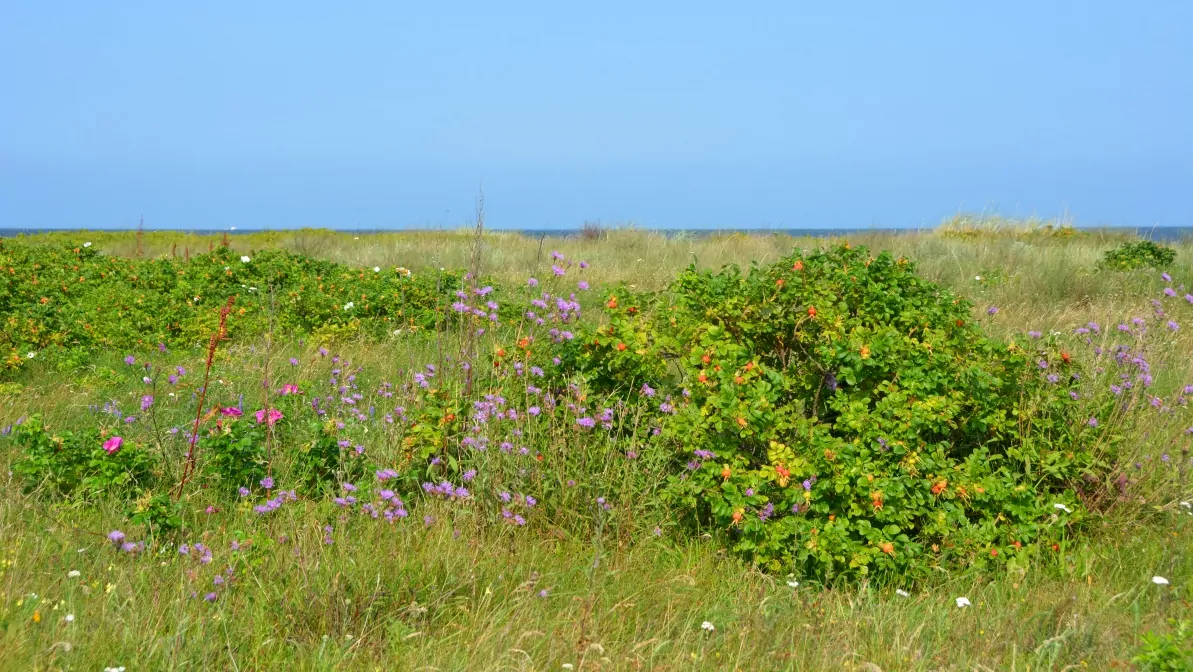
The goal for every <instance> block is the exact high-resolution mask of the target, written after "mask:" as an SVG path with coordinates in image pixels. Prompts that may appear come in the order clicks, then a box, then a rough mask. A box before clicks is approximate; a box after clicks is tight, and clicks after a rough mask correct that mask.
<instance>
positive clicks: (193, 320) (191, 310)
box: [0, 240, 462, 373]
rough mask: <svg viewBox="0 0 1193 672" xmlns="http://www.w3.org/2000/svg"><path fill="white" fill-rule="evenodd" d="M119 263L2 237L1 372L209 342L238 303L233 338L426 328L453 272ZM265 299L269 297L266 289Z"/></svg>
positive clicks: (204, 259) (197, 261) (231, 262)
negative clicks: (106, 352)
mask: <svg viewBox="0 0 1193 672" xmlns="http://www.w3.org/2000/svg"><path fill="white" fill-rule="evenodd" d="M244 258H247V259H248V261H247V262H246V261H242V257H241V256H240V255H238V254H235V253H232V252H230V251H229V250H227V249H226V248H223V247H220V248H216V249H215V250H214V251H213V252H210V253H208V254H203V255H197V256H195V257H192V258H190V259H189V260H183V259H169V258H163V259H125V258H118V257H109V256H104V255H102V254H99V253H98V251H97V250H96V248H94V247H91V248H65V247H57V246H49V245H30V244H27V243H23V242H19V241H13V240H5V241H0V316H2V317H0V320H2V322H0V325H2V326H3V328H0V373H3V372H4V371H5V370H9V371H11V370H15V369H19V368H21V367H23V366H24V365H25V364H27V363H28V362H31V361H34V360H37V361H41V360H48V361H51V362H53V363H55V364H58V365H60V369H61V370H71V369H73V368H77V367H79V366H81V365H82V364H84V363H86V361H87V359H88V357H89V355H91V354H92V353H95V352H96V351H98V350H100V349H103V348H108V349H121V350H144V349H148V348H151V347H153V346H156V345H157V344H158V343H164V344H167V345H171V346H178V347H192V346H195V345H206V343H207V340H208V339H209V338H210V337H211V334H212V333H213V332H214V331H215V329H216V326H217V321H218V310H217V309H218V308H219V307H220V306H222V305H223V304H224V302H225V301H226V300H227V299H228V297H230V296H235V297H236V303H235V305H234V306H233V313H232V317H231V319H229V320H228V331H229V335H231V336H234V337H235V336H245V335H254V334H260V333H263V332H264V331H265V330H266V329H267V328H268V326H269V324H270V320H271V319H272V321H273V327H274V329H275V331H277V332H279V333H290V334H310V333H315V332H317V331H318V332H319V333H321V334H324V335H328V336H332V335H348V334H355V333H364V334H366V335H371V336H381V335H384V334H388V333H391V332H392V331H394V330H396V329H399V328H400V329H404V330H407V331H411V330H419V329H430V328H433V327H434V326H435V325H436V324H437V323H438V322H439V321H440V320H441V319H442V317H443V315H444V314H445V312H446V307H447V306H448V304H450V303H451V300H452V298H451V292H452V291H454V290H455V289H457V288H458V287H459V285H460V282H461V277H462V274H460V273H455V272H447V273H439V272H437V273H432V274H420V275H417V276H415V275H411V274H410V273H409V271H406V270H405V269H401V268H386V269H380V268H378V269H377V270H376V271H374V270H373V269H371V268H368V269H365V268H352V267H348V266H344V265H341V264H336V263H333V262H328V261H319V260H316V259H311V258H309V257H304V256H301V255H296V254H291V253H288V252H281V251H276V250H269V251H262V252H256V253H253V254H252V255H246V256H245V257H244ZM271 292H272V295H270V293H271Z"/></svg>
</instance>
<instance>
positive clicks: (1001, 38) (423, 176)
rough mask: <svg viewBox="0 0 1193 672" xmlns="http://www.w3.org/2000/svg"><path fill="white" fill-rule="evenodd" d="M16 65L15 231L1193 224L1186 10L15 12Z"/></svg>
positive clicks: (11, 9) (553, 6) (777, 6)
mask: <svg viewBox="0 0 1193 672" xmlns="http://www.w3.org/2000/svg"><path fill="white" fill-rule="evenodd" d="M340 5H343V6H340ZM904 5H906V6H904ZM739 7H740V8H739ZM0 64H2V65H0V86H2V89H0V91H3V100H4V101H5V102H4V104H3V105H0V227H89V228H100V227H121V226H131V225H135V223H136V221H137V219H138V218H139V217H140V216H141V215H144V216H145V219H146V223H147V224H148V225H150V226H154V227H182V228H220V227H225V226H237V227H239V228H256V227H269V228H282V227H293V226H336V227H343V228H358V227H359V228H379V227H440V226H447V227H452V226H459V225H462V224H464V223H466V222H467V221H468V220H469V219H470V218H471V216H472V214H471V210H472V203H473V200H474V198H475V195H476V192H477V190H478V187H479V186H480V184H481V183H482V181H483V184H484V190H485V194H486V206H487V220H488V222H489V223H490V224H491V225H495V226H500V227H508V228H541V227H549V228H556V227H573V226H578V225H579V224H580V223H581V222H583V221H584V220H600V221H602V222H605V223H618V222H626V221H631V220H632V221H635V222H637V223H638V224H639V225H641V226H648V227H672V228H674V227H767V226H773V227H781V226H788V227H811V226H862V227H868V226H917V225H935V224H936V223H938V222H939V221H940V219H941V218H942V217H945V216H948V215H950V214H952V213H955V212H957V211H959V210H965V211H996V212H1000V213H1003V214H1008V215H1023V214H1032V213H1035V214H1038V215H1042V216H1055V215H1058V214H1063V213H1068V214H1069V216H1071V217H1072V218H1073V219H1075V221H1076V222H1077V223H1078V224H1083V225H1091V226H1092V225H1107V224H1108V225H1136V226H1152V225H1169V226H1175V225H1184V226H1193V197H1191V195H1193V121H1191V120H1193V75H1190V73H1191V72H1193V3H1190V2H1187V1H1185V0H1180V1H1171V2H1168V1H1161V0H1153V1H1151V2H1146V3H1122V2H1097V1H1089V2H1046V3H1040V2H1000V3H960V2H953V1H949V2H915V3H891V2H847V3H798V2H796V3H793V2H774V3H771V2H758V3H745V4H742V5H737V6H734V5H731V4H730V3H724V2H717V3H704V2H693V1H689V2H682V3H679V2H653V3H642V2H620V1H617V0H613V1H607V2H601V3H560V2H542V3H529V2H509V3H463V2H424V3H404V2H392V1H391V2H380V1H379V2H371V1H357V2H351V3H325V2H318V3H316V2H304V1H300V0H287V1H286V2H275V1H273V0H262V1H257V2H221V1H216V0H210V1H206V2H201V3H162V2H62V1H53V0H42V1H39V2H13V1H11V0H0Z"/></svg>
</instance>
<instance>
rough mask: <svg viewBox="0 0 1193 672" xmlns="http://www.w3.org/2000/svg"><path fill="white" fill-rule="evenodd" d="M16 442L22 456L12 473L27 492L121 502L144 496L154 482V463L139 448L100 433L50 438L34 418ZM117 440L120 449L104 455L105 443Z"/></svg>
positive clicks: (16, 434)
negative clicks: (110, 496) (118, 498)
mask: <svg viewBox="0 0 1193 672" xmlns="http://www.w3.org/2000/svg"><path fill="white" fill-rule="evenodd" d="M12 438H13V442H14V444H15V445H16V447H17V448H18V450H19V451H20V455H19V457H18V458H17V460H16V462H15V463H14V464H13V466H12V470H13V473H14V474H16V475H17V476H18V477H19V478H20V479H21V480H22V481H23V483H24V485H25V488H26V490H33V489H35V488H39V487H40V488H44V489H45V490H46V491H48V492H50V493H53V494H56V495H62V496H71V495H79V496H82V497H84V498H86V497H96V496H101V495H108V494H114V495H117V496H121V495H130V494H135V493H137V492H140V490H141V489H142V488H144V487H147V486H148V485H150V484H151V481H152V475H151V470H150V465H151V462H150V459H149V457H148V455H146V454H145V452H144V451H143V450H142V449H141V448H140V447H139V446H137V445H135V444H132V443H131V442H128V441H124V440H123V439H121V437H105V436H103V435H101V433H100V430H99V429H96V428H91V429H84V430H82V431H79V432H69V431H64V432H58V433H53V434H51V433H50V432H49V431H48V430H47V429H46V427H45V426H44V425H43V423H42V421H41V418H39V417H36V416H34V417H32V418H30V419H29V420H28V421H26V422H25V423H23V424H20V425H17V426H16V427H15V428H13V434H12ZM113 439H121V441H120V445H119V446H118V447H117V448H116V449H114V450H112V451H109V450H105V449H104V444H105V441H110V440H113Z"/></svg>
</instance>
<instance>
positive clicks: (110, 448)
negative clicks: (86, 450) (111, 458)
mask: <svg viewBox="0 0 1193 672" xmlns="http://www.w3.org/2000/svg"><path fill="white" fill-rule="evenodd" d="M122 445H124V439H122V438H120V437H119V436H113V437H112V438H110V439H108V440H107V441H104V452H106V453H107V454H109V455H115V454H116V453H117V452H119V451H120V446H122Z"/></svg>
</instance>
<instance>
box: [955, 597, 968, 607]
mask: <svg viewBox="0 0 1193 672" xmlns="http://www.w3.org/2000/svg"><path fill="white" fill-rule="evenodd" d="M968 606H970V602H969V598H968V597H958V598H957V608H958V609H964V608H966V607H968Z"/></svg>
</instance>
